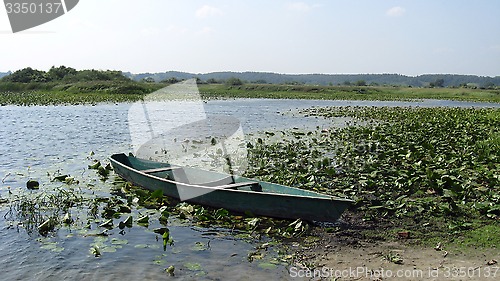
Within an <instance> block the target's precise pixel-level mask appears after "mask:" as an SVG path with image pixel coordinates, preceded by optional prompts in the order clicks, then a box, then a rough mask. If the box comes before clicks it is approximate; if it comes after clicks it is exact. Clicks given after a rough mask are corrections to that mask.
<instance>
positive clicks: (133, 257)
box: [0, 99, 500, 280]
mask: <svg viewBox="0 0 500 281" xmlns="http://www.w3.org/2000/svg"><path fill="white" fill-rule="evenodd" d="M335 105H338V106H357V105H359V106H410V105H411V106H495V107H499V106H500V105H499V104H493V105H492V104H474V103H465V102H450V101H427V100H426V101H421V102H416V103H415V102H414V103H411V102H373V101H311V100H300V101H299V100H265V99H255V100H252V99H238V100H228V101H209V102H208V103H206V104H205V110H206V111H207V113H213V114H222V115H229V116H234V117H236V118H238V119H239V120H240V122H241V126H242V129H243V132H244V133H245V134H247V135H248V134H254V133H257V132H258V131H266V130H271V131H272V130H282V129H286V128H292V127H297V128H301V129H314V128H316V127H320V128H324V127H329V126H342V125H344V124H345V122H346V121H348V120H347V119H337V120H325V119H322V118H316V117H307V118H305V117H302V116H300V115H298V113H297V111H298V109H302V108H307V107H311V106H335ZM129 108H130V104H117V105H111V104H103V105H97V106H35V107H18V106H3V107H0V124H1V126H0V142H1V143H0V179H1V180H2V182H1V183H0V196H1V197H2V198H6V197H8V196H9V195H8V189H7V187H11V188H12V190H14V192H16V190H24V189H25V183H26V181H27V180H28V179H30V178H33V179H37V180H39V181H40V183H41V186H42V188H44V186H62V185H63V184H62V183H54V182H50V176H48V175H47V173H49V174H54V173H56V172H57V171H58V170H59V171H60V172H61V173H64V174H71V175H72V176H75V178H77V179H79V180H80V185H81V186H82V189H88V190H90V192H99V193H102V194H104V195H106V194H109V190H110V187H111V184H110V183H108V182H106V183H104V182H100V181H97V180H96V179H95V176H93V174H92V173H93V172H92V171H89V170H88V169H87V165H88V164H89V160H88V159H87V157H88V155H89V153H90V152H91V151H93V152H94V153H95V154H96V155H95V156H94V157H95V158H97V159H105V158H107V157H108V156H110V155H111V154H113V153H120V152H128V151H131V150H132V146H131V139H130V135H129V131H128V130H129V129H128V124H127V122H128V121H127V114H128V110H129ZM180 118H182V117H180ZM7 211H8V210H7V206H6V205H5V204H4V205H3V206H2V205H0V215H1V216H0V221H1V223H0V264H2V274H1V276H2V280H33V279H38V280H55V279H57V280H65V279H68V280H69V279H71V280H73V279H79V280H116V279H126V280H157V279H160V278H161V279H165V278H166V276H167V274H166V273H165V271H164V270H163V269H164V268H166V267H168V266H170V265H174V266H175V267H176V270H175V272H176V277H178V278H180V279H188V280H192V279H200V278H207V279H212V280H213V279H228V278H229V279H238V280H255V279H257V280H261V279H264V278H270V279H284V278H287V277H288V273H287V269H286V266H284V265H278V266H277V267H276V268H275V269H272V270H270V269H263V268H261V267H259V262H258V261H257V262H256V261H254V262H252V263H250V262H248V260H247V254H248V252H249V251H251V250H253V249H254V247H255V245H256V244H255V242H248V241H244V240H241V239H236V238H235V237H234V236H232V235H231V234H230V233H229V232H227V230H221V229H218V230H213V229H212V230H207V229H198V228H194V227H193V226H191V225H183V224H179V223H177V224H175V222H172V223H174V226H169V228H170V231H171V235H172V237H173V238H174V241H175V244H174V246H172V247H169V248H167V251H165V252H164V251H163V249H162V245H161V243H162V240H161V237H160V239H159V240H156V234H154V233H153V232H152V231H150V230H147V229H146V228H144V227H133V228H131V229H127V231H126V233H125V234H124V235H122V234H119V230H115V229H113V230H111V231H110V233H109V234H110V235H109V236H108V237H107V238H106V239H107V240H105V241H103V243H107V244H111V240H112V239H113V238H116V239H120V240H126V241H127V243H125V244H121V245H118V246H120V247H121V248H120V247H118V246H116V252H106V253H104V254H103V255H102V256H101V257H99V258H95V257H94V256H93V255H92V254H91V253H90V252H89V249H90V245H91V244H92V243H95V237H92V236H87V237H84V236H83V235H81V234H78V233H72V232H71V231H70V230H64V229H63V230H61V231H59V232H58V233H57V237H53V238H51V239H50V241H51V243H55V242H57V247H59V248H60V249H61V250H60V251H51V250H47V249H41V248H40V246H41V245H42V244H41V243H40V242H38V241H37V240H36V239H37V238H38V237H36V236H34V237H30V236H28V235H27V234H25V232H24V231H23V230H22V229H21V228H19V229H18V228H17V227H16V226H15V225H14V226H11V225H9V223H7V222H6V220H5V217H4V215H5V214H6V212H7ZM157 226H159V225H157ZM154 227H155V225H154V224H151V225H150V227H149V229H152V228H154ZM207 232H214V233H217V234H218V235H211V236H209V235H204V234H205V233H207ZM224 232H226V233H224ZM208 241H210V243H208ZM196 243H203V244H205V245H208V244H209V245H210V247H207V248H205V249H203V250H202V251H200V250H193V249H192V248H193V246H194V245H196Z"/></svg>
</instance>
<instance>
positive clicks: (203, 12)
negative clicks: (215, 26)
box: [196, 5, 223, 19]
mask: <svg viewBox="0 0 500 281" xmlns="http://www.w3.org/2000/svg"><path fill="white" fill-rule="evenodd" d="M222 14H223V13H222V10H221V9H219V8H216V7H212V6H209V5H204V6H203V7H201V8H199V9H198V10H196V17H197V18H200V19H204V18H208V17H215V16H221V15H222Z"/></svg>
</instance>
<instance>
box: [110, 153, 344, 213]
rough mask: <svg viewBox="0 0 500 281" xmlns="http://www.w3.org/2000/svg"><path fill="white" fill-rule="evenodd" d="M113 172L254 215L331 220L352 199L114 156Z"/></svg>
mask: <svg viewBox="0 0 500 281" xmlns="http://www.w3.org/2000/svg"><path fill="white" fill-rule="evenodd" d="M110 160H111V165H112V166H113V169H114V170H115V172H116V173H117V174H118V175H119V176H120V177H122V178H124V179H125V180H127V181H130V182H132V183H133V184H135V185H138V186H141V187H143V188H146V189H149V190H153V191H154V190H158V189H161V190H162V191H163V194H164V195H167V196H170V197H174V198H177V199H180V200H181V201H186V202H190V203H194V204H200V205H205V206H209V207H214V208H224V209H227V210H230V211H234V212H239V213H245V212H250V213H252V214H254V215H258V216H268V217H275V218H284V219H298V218H300V219H303V220H307V221H328V222H335V221H336V220H337V219H338V218H339V217H340V215H341V214H342V213H343V212H344V211H345V210H346V209H347V208H348V207H349V206H350V205H351V204H352V203H353V202H354V201H352V200H349V199H343V198H338V197H332V196H329V195H325V194H321V193H317V192H313V191H308V190H303V189H298V188H293V187H289V186H284V185H279V184H273V183H269V182H264V181H258V180H254V179H249V178H244V177H240V176H231V175H227V174H221V173H218V172H211V171H205V170H200V169H196V168H192V167H182V166H176V165H170V164H166V163H159V162H154V161H148V160H143V159H139V158H136V157H134V156H132V155H129V156H127V155H125V154H114V155H112V156H111V158H110Z"/></svg>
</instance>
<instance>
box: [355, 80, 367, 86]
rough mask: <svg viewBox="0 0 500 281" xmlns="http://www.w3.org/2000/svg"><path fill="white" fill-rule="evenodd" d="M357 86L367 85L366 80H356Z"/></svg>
mask: <svg viewBox="0 0 500 281" xmlns="http://www.w3.org/2000/svg"><path fill="white" fill-rule="evenodd" d="M356 86H366V82H365V80H358V81H356Z"/></svg>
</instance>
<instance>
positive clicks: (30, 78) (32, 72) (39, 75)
mask: <svg viewBox="0 0 500 281" xmlns="http://www.w3.org/2000/svg"><path fill="white" fill-rule="evenodd" d="M45 74H46V73H45V72H44V71H40V70H36V69H33V68H31V67H26V68H23V69H21V70H17V71H15V72H13V73H12V74H10V75H7V76H5V77H3V78H2V80H3V81H8V82H18V83H31V82H47V80H48V79H47V77H46V75H45Z"/></svg>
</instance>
